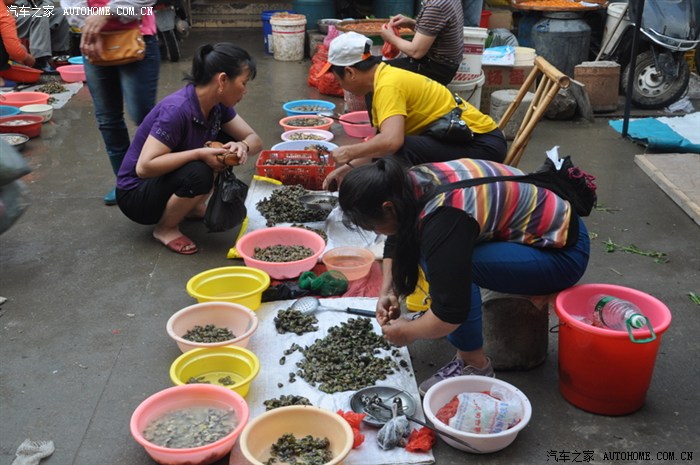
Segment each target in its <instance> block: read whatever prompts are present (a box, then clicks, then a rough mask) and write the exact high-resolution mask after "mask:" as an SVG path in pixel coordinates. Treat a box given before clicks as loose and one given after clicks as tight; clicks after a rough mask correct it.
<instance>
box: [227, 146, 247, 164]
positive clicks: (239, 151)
mask: <svg viewBox="0 0 700 465" xmlns="http://www.w3.org/2000/svg"><path fill="white" fill-rule="evenodd" d="M224 148H226V149H228V152H229V154H231V155H229V156H232V157H235V158H236V160H237V162H235V163H233V165H234V166H235V165H242V164H244V163H245V162H246V161H247V160H248V145H247V144H246V143H245V142H228V143H226V144H224ZM232 161H233V160H230V161H229V162H227V164H228V165H231V164H232V163H231V162H232Z"/></svg>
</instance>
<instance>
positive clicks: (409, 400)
mask: <svg viewBox="0 0 700 465" xmlns="http://www.w3.org/2000/svg"><path fill="white" fill-rule="evenodd" d="M374 395H377V396H378V397H379V398H380V399H381V401H382V402H383V403H384V404H386V405H391V403H392V400H393V399H394V398H395V397H398V398H400V399H401V403H402V404H403V412H402V413H403V414H404V415H408V416H413V415H414V414H415V413H416V401H415V399H414V398H413V396H412V395H411V394H410V393H408V392H406V391H404V390H402V389H397V388H393V387H391V386H370V387H366V388H364V389H360V390H359V391H357V392H356V393H355V394H353V396H352V397H351V398H350V408H351V409H352V410H353V412H355V413H365V414H367V415H366V416H365V418H364V419H363V420H362V421H363V422H365V423H367V424H368V425H372V426H377V427H379V426H384V424H385V423H386V422H387V421H389V420H390V419H391V412H389V411H384V410H372V411H371V413H368V409H367V405H366V404H365V403H364V402H363V401H362V397H363V396H367V397H373V396H374Z"/></svg>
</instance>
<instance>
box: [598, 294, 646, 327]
mask: <svg viewBox="0 0 700 465" xmlns="http://www.w3.org/2000/svg"><path fill="white" fill-rule="evenodd" d="M588 308H589V311H591V312H592V318H591V319H592V320H593V322H594V323H593V324H594V325H595V326H601V327H603V328H609V329H617V330H620V331H627V330H628V328H631V329H639V328H643V327H644V326H646V325H647V318H646V317H645V316H644V314H643V313H642V311H641V310H640V309H639V307H637V306H636V305H634V304H633V303H632V302H628V301H626V300H623V299H619V298H617V297H613V296H609V295H604V294H598V295H595V296H593V297H591V299H590V301H589V304H588Z"/></svg>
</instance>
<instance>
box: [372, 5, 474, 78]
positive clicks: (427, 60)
mask: <svg viewBox="0 0 700 465" xmlns="http://www.w3.org/2000/svg"><path fill="white" fill-rule="evenodd" d="M394 27H396V28H397V29H400V28H402V27H408V28H410V29H413V30H414V31H415V32H416V33H415V35H414V36H413V39H412V40H406V39H403V38H401V36H398V35H396V34H395V33H394V29H393V28H394ZM463 27H464V15H463V11H462V3H461V1H459V0H426V1H424V2H423V8H421V10H420V12H419V13H418V17H417V18H416V19H412V18H407V17H405V16H404V15H396V16H393V17H392V18H391V20H390V21H389V23H387V24H385V25H384V26H383V27H382V32H381V34H382V39H384V41H385V42H388V43H390V44H392V45H393V46H394V47H396V48H397V49H399V50H400V51H402V52H403V53H404V54H406V55H407V56H406V57H404V58H397V59H395V60H389V61H388V63H389V64H390V65H392V66H396V67H398V68H403V69H407V70H409V71H413V72H414V73H418V74H422V75H423V76H427V77H429V78H430V79H432V80H434V81H437V82H439V83H440V84H443V85H447V84H449V83H450V81H452V78H453V77H454V75H455V73H457V69H458V68H459V64H460V63H461V62H462V55H463V53H464V51H463V49H464V31H463Z"/></svg>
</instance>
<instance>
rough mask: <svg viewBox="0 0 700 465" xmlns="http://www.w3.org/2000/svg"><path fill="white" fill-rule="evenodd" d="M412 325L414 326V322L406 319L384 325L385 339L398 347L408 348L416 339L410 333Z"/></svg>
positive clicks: (398, 319)
mask: <svg viewBox="0 0 700 465" xmlns="http://www.w3.org/2000/svg"><path fill="white" fill-rule="evenodd" d="M412 324H414V322H412V321H408V320H407V319H405V318H397V319H395V320H391V321H390V322H389V323H387V324H385V325H382V333H383V334H384V339H385V340H387V341H389V342H391V343H392V344H394V345H396V346H406V345H408V344H410V343H412V342H413V341H415V338H414V337H412V336H411V335H410V331H408V329H409V327H410V325H412Z"/></svg>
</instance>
